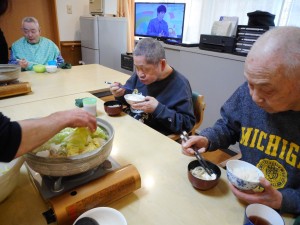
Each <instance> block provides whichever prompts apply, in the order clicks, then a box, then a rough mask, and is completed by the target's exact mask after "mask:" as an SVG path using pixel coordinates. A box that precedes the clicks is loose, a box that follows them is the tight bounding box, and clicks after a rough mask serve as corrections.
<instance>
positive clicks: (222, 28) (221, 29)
mask: <svg viewBox="0 0 300 225" xmlns="http://www.w3.org/2000/svg"><path fill="white" fill-rule="evenodd" d="M230 32H231V22H230V21H215V22H214V23H213V26H212V28H211V34H212V35H218V36H231V34H230Z"/></svg>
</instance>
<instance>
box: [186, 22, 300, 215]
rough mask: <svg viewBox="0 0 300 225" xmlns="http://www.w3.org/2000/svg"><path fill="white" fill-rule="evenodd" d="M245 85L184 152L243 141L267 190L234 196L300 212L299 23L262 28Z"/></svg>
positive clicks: (246, 155)
mask: <svg viewBox="0 0 300 225" xmlns="http://www.w3.org/2000/svg"><path fill="white" fill-rule="evenodd" d="M244 75H245V77H246V79H247V82H246V83H244V84H242V85H241V86H240V87H239V88H238V89H237V90H236V91H235V92H234V94H233V95H232V96H231V97H230V98H229V99H228V100H227V101H226V102H225V104H224V105H223V106H222V108H221V119H219V120H218V121H217V122H216V123H215V124H214V126H213V127H210V128H206V129H204V130H202V131H201V132H200V136H192V137H191V138H190V140H189V141H187V142H184V143H183V144H182V148H183V153H184V154H186V155H192V154H193V153H194V152H193V150H192V148H191V146H192V145H194V146H196V147H197V148H198V149H199V152H204V151H205V150H207V151H213V150H216V149H218V148H221V149H222V148H228V146H229V145H231V144H234V143H236V142H239V146H240V150H241V153H242V160H244V161H247V162H249V163H251V164H253V165H255V166H256V167H258V168H259V169H260V170H261V171H262V172H263V173H264V175H265V178H261V179H260V183H261V185H262V186H263V187H264V191H263V192H253V193H248V192H247V193H246V192H242V191H240V190H238V189H237V188H235V187H234V186H232V185H231V184H229V185H230V188H231V190H232V191H233V193H234V194H235V196H236V197H237V198H238V199H240V200H242V201H244V202H246V203H248V204H251V203H261V204H264V205H267V206H270V207H272V208H274V209H276V210H278V211H279V212H281V213H292V214H295V215H299V214H300V28H299V27H279V28H273V29H271V30H270V31H268V32H266V33H264V34H263V35H262V36H261V37H260V38H259V39H258V40H257V41H256V42H255V44H254V45H253V47H252V48H251V50H250V52H249V54H248V56H247V58H246V60H245V68H244Z"/></svg>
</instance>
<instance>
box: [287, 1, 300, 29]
mask: <svg viewBox="0 0 300 225" xmlns="http://www.w3.org/2000/svg"><path fill="white" fill-rule="evenodd" d="M290 7H291V8H290V11H289V15H288V20H287V24H286V25H289V26H298V27H300V20H299V12H300V0H293V1H292V3H291V6H290Z"/></svg>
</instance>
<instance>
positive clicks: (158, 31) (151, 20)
mask: <svg viewBox="0 0 300 225" xmlns="http://www.w3.org/2000/svg"><path fill="white" fill-rule="evenodd" d="M184 13H185V3H165V2H164V3H159V2H153V3H150V2H136V3H135V18H134V35H135V36H140V37H154V38H157V39H159V40H163V41H164V40H174V41H176V40H177V41H181V40H182V35H183V25H184Z"/></svg>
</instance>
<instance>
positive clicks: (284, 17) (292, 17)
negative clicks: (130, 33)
mask: <svg viewBox="0 0 300 225" xmlns="http://www.w3.org/2000/svg"><path fill="white" fill-rule="evenodd" d="M135 1H136V2H147V1H145V0H135ZM148 2H150V1H148ZM151 2H171V3H172V2H185V3H186V11H185V23H184V32H183V41H184V42H186V43H198V42H199V38H200V34H210V32H211V27H212V25H213V22H214V21H217V20H219V18H220V16H237V17H239V23H238V24H239V25H247V23H248V16H247V13H248V12H253V11H256V10H261V11H267V12H269V13H272V14H274V15H276V16H275V20H274V23H275V25H276V26H286V25H293V26H300V20H299V19H298V18H299V11H300V0H276V1H275V0H273V1H270V0H259V1H258V0H151Z"/></svg>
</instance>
